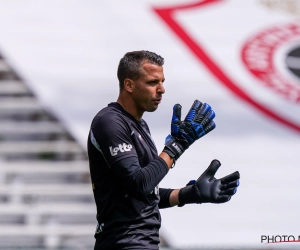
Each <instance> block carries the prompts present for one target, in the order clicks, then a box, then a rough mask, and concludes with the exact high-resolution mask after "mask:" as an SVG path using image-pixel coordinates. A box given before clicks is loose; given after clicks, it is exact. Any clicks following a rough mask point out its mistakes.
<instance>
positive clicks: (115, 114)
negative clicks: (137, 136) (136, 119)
mask: <svg viewBox="0 0 300 250" xmlns="http://www.w3.org/2000/svg"><path fill="white" fill-rule="evenodd" d="M130 127H131V121H130V119H128V118H127V117H126V116H125V115H124V114H123V113H122V111H121V110H119V109H117V108H116V107H113V106H108V107H105V108H104V109H102V110H100V111H99V112H98V113H97V115H96V116H95V117H94V119H93V121H92V124H91V129H92V130H95V131H98V132H100V131H101V133H118V132H120V131H127V132H130V131H131V129H130Z"/></svg>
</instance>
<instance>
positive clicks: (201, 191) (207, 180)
mask: <svg viewBox="0 0 300 250" xmlns="http://www.w3.org/2000/svg"><path fill="white" fill-rule="evenodd" d="M220 166H221V163H220V162H219V161H218V160H213V161H212V162H211V164H210V165H209V167H208V168H207V169H206V170H205V171H204V173H203V174H202V175H201V176H200V177H199V178H198V179H197V181H193V182H189V183H188V185H187V186H186V187H184V188H182V189H180V191H179V196H178V198H179V202H180V206H183V205H184V204H188V203H207V202H210V203H224V202H227V201H229V200H230V199H231V196H232V195H234V194H235V193H236V190H237V187H238V186H239V179H240V174H239V172H238V171H236V172H234V173H232V174H230V175H227V176H225V177H223V178H221V179H216V178H215V177H214V175H215V173H216V172H217V170H218V169H219V167H220Z"/></svg>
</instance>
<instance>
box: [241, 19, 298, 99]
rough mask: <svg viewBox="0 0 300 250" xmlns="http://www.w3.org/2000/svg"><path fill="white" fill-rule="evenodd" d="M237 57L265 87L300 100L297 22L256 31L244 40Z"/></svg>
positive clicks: (286, 96) (285, 96)
mask: <svg viewBox="0 0 300 250" xmlns="http://www.w3.org/2000/svg"><path fill="white" fill-rule="evenodd" d="M241 57H242V61H243V62H244V64H245V66H246V68H247V69H248V70H249V71H250V72H251V73H252V74H253V75H254V76H255V77H257V78H258V79H259V80H260V82H261V83H263V84H264V85H265V86H266V87H268V88H270V89H272V90H273V91H275V92H276V93H278V94H279V95H280V96H282V97H283V98H285V99H288V100H289V101H292V102H296V103H300V24H298V23H293V24H287V25H282V26H275V27H271V28H268V29H266V30H264V31H261V32H259V33H258V34H256V35H255V36H253V37H251V38H250V39H249V40H247V41H246V43H245V44H244V46H243V48H242V51H241Z"/></svg>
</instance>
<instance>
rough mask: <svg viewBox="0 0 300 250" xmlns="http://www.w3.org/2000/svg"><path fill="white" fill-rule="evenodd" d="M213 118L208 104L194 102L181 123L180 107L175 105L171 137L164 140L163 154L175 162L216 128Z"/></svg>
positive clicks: (213, 114) (212, 112) (213, 115)
mask: <svg viewBox="0 0 300 250" xmlns="http://www.w3.org/2000/svg"><path fill="white" fill-rule="evenodd" d="M214 117H215V113H214V111H213V110H212V109H211V107H210V106H209V105H208V104H206V103H204V104H202V103H201V102H200V101H198V100H195V101H194V103H193V105H192V107H191V109H190V111H189V112H188V114H187V116H186V117H185V119H184V121H181V105H180V104H175V105H174V107H173V116H172V123H171V135H168V136H167V138H166V142H165V146H166V147H165V149H164V152H166V153H167V154H169V155H170V156H171V157H172V158H173V159H174V160H177V159H178V158H179V157H180V156H181V155H182V153H183V152H184V151H185V150H186V149H187V148H189V146H190V145H192V144H193V143H194V142H195V141H196V140H198V139H199V138H201V137H202V136H204V135H206V134H207V133H209V132H210V131H212V130H213V129H214V128H215V127H216V125H215V123H214V122H213V119H214Z"/></svg>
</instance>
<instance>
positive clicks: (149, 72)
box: [141, 61, 164, 78]
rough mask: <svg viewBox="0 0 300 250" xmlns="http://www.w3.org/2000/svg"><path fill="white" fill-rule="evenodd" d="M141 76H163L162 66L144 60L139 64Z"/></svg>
mask: <svg viewBox="0 0 300 250" xmlns="http://www.w3.org/2000/svg"><path fill="white" fill-rule="evenodd" d="M141 76H144V77H155V78H161V77H164V72H163V67H162V66H160V65H157V64H153V63H151V62H147V61H146V62H144V63H143V64H142V66H141Z"/></svg>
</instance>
